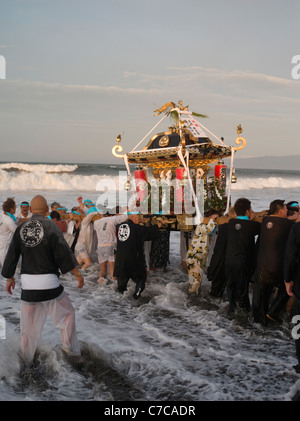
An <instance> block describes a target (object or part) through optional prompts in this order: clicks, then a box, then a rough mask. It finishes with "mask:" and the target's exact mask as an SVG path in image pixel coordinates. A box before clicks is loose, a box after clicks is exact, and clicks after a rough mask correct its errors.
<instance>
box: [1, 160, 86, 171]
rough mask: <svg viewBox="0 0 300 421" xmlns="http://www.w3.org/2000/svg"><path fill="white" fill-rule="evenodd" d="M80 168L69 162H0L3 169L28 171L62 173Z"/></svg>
mask: <svg viewBox="0 0 300 421" xmlns="http://www.w3.org/2000/svg"><path fill="white" fill-rule="evenodd" d="M77 168H78V165H76V164H75V165H68V164H27V163H23V162H6V163H3V164H0V169H2V170H19V171H28V172H47V173H49V172H50V173H61V172H72V171H75V170H76V169H77Z"/></svg>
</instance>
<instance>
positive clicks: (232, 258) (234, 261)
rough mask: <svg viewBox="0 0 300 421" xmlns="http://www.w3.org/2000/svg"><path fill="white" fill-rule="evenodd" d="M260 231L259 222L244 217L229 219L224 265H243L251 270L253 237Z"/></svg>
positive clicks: (253, 247) (253, 257) (253, 250)
mask: <svg viewBox="0 0 300 421" xmlns="http://www.w3.org/2000/svg"><path fill="white" fill-rule="evenodd" d="M259 233H260V223H259V222H256V221H250V220H248V219H247V220H246V219H238V218H235V219H231V220H230V221H229V222H228V237H227V248H226V259H225V264H226V267H232V266H233V267H244V266H245V265H246V266H247V268H248V269H249V270H253V265H254V259H255V237H256V236H257V235H259Z"/></svg>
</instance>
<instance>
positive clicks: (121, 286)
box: [117, 271, 147, 294]
mask: <svg viewBox="0 0 300 421" xmlns="http://www.w3.org/2000/svg"><path fill="white" fill-rule="evenodd" d="M129 279H132V280H133V282H135V284H136V286H135V294H136V293H139V294H140V293H141V292H142V291H144V289H145V285H146V279H147V272H146V271H145V274H141V275H140V276H139V277H136V276H134V277H131V276H120V277H118V278H117V281H118V291H120V292H122V293H123V292H124V291H126V289H127V284H128V281H129Z"/></svg>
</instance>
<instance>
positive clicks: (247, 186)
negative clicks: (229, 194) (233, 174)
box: [231, 177, 300, 190]
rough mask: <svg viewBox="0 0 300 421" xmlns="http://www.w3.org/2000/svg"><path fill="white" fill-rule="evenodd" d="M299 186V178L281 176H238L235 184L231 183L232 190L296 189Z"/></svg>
mask: <svg viewBox="0 0 300 421" xmlns="http://www.w3.org/2000/svg"><path fill="white" fill-rule="evenodd" d="M299 187H300V179H299V178H283V177H257V178H255V177H253V178H243V177H239V178H238V181H237V183H236V184H232V186H231V189H232V190H254V189H257V190H262V189H272V188H276V189H278V188H279V189H296V188H299Z"/></svg>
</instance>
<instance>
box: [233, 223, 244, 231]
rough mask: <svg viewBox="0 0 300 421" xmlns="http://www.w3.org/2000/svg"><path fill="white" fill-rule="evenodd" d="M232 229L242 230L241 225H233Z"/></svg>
mask: <svg viewBox="0 0 300 421" xmlns="http://www.w3.org/2000/svg"><path fill="white" fill-rule="evenodd" d="M234 228H235V229H236V230H237V231H239V230H240V229H241V228H242V225H241V224H235V226H234Z"/></svg>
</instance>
